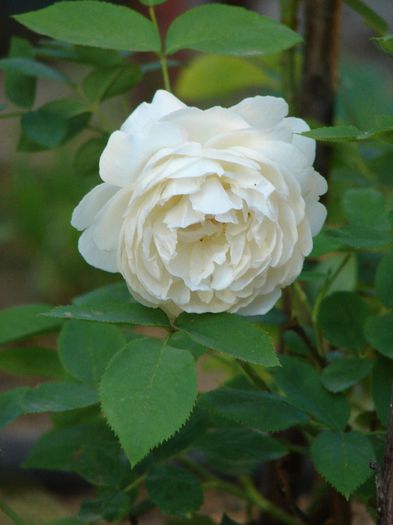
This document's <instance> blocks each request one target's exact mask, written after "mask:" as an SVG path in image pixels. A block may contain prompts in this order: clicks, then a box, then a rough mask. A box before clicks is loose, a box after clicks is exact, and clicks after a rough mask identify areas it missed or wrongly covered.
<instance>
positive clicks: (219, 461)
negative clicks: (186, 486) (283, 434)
mask: <svg viewBox="0 0 393 525" xmlns="http://www.w3.org/2000/svg"><path fill="white" fill-rule="evenodd" d="M195 448H197V449H198V450H200V451H201V452H203V454H204V456H205V458H206V463H207V464H208V465H210V466H212V467H214V468H218V469H219V470H221V471H223V472H226V473H229V474H231V475H233V474H246V473H250V472H252V471H253V470H255V468H256V467H257V466H259V465H261V464H262V463H267V462H268V461H274V460H276V459H280V458H282V457H283V456H285V455H286V454H287V453H288V450H287V448H286V447H285V446H284V445H282V444H281V443H280V442H279V441H277V440H276V439H273V438H271V437H270V436H267V435H264V434H261V433H260V432H259V431H255V430H251V429H246V428H239V427H226V428H219V429H216V430H213V431H211V432H209V433H207V434H205V435H204V436H202V437H201V438H200V439H198V440H197V441H196V443H195Z"/></svg>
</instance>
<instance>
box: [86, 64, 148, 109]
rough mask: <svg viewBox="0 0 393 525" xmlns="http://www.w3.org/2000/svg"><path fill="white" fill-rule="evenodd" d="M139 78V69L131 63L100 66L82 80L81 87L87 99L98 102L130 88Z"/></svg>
mask: <svg viewBox="0 0 393 525" xmlns="http://www.w3.org/2000/svg"><path fill="white" fill-rule="evenodd" d="M140 79H141V71H140V69H139V67H138V66H137V65H136V64H133V63H127V64H123V65H120V66H108V67H100V68H99V69H96V70H94V71H92V72H91V73H90V74H89V75H88V76H87V77H86V78H85V79H84V80H83V83H82V88H83V91H84V93H85V95H86V97H87V98H88V99H89V100H91V101H92V102H98V101H102V100H106V99H108V98H111V97H115V96H116V95H120V94H121V93H124V92H125V91H128V90H130V89H131V88H133V87H134V86H136V84H137V83H138V82H139V80H140Z"/></svg>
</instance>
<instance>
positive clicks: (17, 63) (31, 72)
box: [0, 57, 70, 84]
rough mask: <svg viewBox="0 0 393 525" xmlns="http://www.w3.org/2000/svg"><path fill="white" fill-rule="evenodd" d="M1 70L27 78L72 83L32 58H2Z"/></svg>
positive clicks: (0, 60)
mask: <svg viewBox="0 0 393 525" xmlns="http://www.w3.org/2000/svg"><path fill="white" fill-rule="evenodd" d="M0 69H2V70H3V71H7V72H11V73H19V74H22V75H24V76H26V77H38V78H49V79H50V80H57V81H59V82H67V83H68V84H69V83H70V79H69V78H68V77H67V76H66V75H64V74H63V73H61V72H60V71H57V70H56V69H53V67H50V66H47V65H46V64H42V63H41V62H37V60H33V59H32V58H23V57H20V58H19V57H16V58H12V57H11V58H2V59H0Z"/></svg>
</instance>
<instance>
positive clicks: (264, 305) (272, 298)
mask: <svg viewBox="0 0 393 525" xmlns="http://www.w3.org/2000/svg"><path fill="white" fill-rule="evenodd" d="M280 296H281V290H280V289H278V288H276V289H275V290H273V291H272V292H270V293H269V294H266V295H258V296H257V297H256V298H255V299H254V300H253V301H252V302H251V303H250V304H248V305H247V306H243V307H242V308H239V309H238V310H237V311H236V313H238V314H240V315H263V314H266V313H267V312H268V311H269V310H271V309H272V308H273V306H274V305H275V304H276V302H277V301H278V300H279V298H280Z"/></svg>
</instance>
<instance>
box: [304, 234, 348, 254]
mask: <svg viewBox="0 0 393 525" xmlns="http://www.w3.org/2000/svg"><path fill="white" fill-rule="evenodd" d="M341 248H342V246H341V244H340V243H339V242H338V241H336V240H335V239H332V238H331V237H329V236H328V235H326V231H322V232H321V233H319V234H318V235H317V236H316V237H314V239H313V248H312V252H311V253H310V257H320V256H321V255H326V254H327V253H331V252H337V251H339V250H340V249H341Z"/></svg>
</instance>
